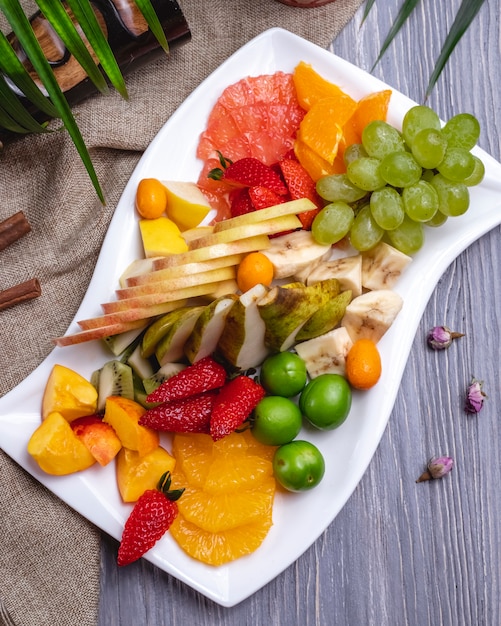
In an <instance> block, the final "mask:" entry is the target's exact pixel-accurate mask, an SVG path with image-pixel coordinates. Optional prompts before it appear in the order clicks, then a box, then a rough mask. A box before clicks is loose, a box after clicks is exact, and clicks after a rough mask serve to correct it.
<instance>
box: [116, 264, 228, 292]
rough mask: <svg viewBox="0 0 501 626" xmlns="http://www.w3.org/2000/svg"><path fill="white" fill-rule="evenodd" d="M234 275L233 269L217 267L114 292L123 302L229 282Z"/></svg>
mask: <svg viewBox="0 0 501 626" xmlns="http://www.w3.org/2000/svg"><path fill="white" fill-rule="evenodd" d="M235 274H236V270H235V267H219V268H216V269H214V270H208V271H206V272H200V273H199V274H192V275H189V276H179V277H177V278H170V279H167V280H159V281H154V282H150V283H145V284H143V285H136V286H135V287H127V288H126V289H118V290H117V291H116V295H117V298H118V299H119V300H125V299H126V298H135V297H137V296H144V295H147V294H152V293H164V294H168V293H171V292H173V291H177V290H178V289H185V288H187V287H193V286H196V285H202V284H204V283H215V282H220V281H222V280H229V279H230V278H235Z"/></svg>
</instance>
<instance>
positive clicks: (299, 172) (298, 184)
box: [280, 159, 323, 230]
mask: <svg viewBox="0 0 501 626" xmlns="http://www.w3.org/2000/svg"><path fill="white" fill-rule="evenodd" d="M280 169H281V170H282V175H283V177H284V180H285V184H286V185H287V187H288V188H289V193H290V196H291V200H299V199H300V198H308V199H309V200H311V201H312V202H313V203H314V204H316V206H317V207H318V209H313V210H312V211H306V212H304V213H300V214H299V215H298V217H299V219H300V220H301V224H302V225H303V228H304V229H305V230H309V229H310V228H311V224H312V222H313V220H314V219H315V216H316V215H317V213H318V212H319V210H320V209H321V208H322V207H323V202H322V199H321V198H320V196H319V195H318V193H317V189H316V185H315V181H314V180H313V178H312V177H311V176H310V175H309V174H308V172H307V171H306V170H305V169H304V167H303V166H302V165H301V163H299V161H296V160H294V159H283V160H282V161H280Z"/></svg>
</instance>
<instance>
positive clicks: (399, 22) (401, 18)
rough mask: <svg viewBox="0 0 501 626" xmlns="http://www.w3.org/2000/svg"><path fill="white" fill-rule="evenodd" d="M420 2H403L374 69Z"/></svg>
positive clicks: (413, 0)
mask: <svg viewBox="0 0 501 626" xmlns="http://www.w3.org/2000/svg"><path fill="white" fill-rule="evenodd" d="M418 2H419V0H405V2H404V3H403V4H402V6H401V7H400V11H399V12H398V15H397V19H396V20H395V22H394V23H393V26H392V27H391V28H390V32H389V33H388V35H387V36H386V39H385V40H384V42H383V45H382V46H381V51H380V52H379V55H378V58H377V59H376V61H375V63H374V65H373V66H372V69H374V68H375V67H376V65H377V64H378V62H379V60H380V59H381V57H382V56H383V54H384V53H385V52H386V50H387V48H388V46H389V45H390V44H391V42H392V41H393V39H394V38H395V35H396V34H397V33H398V31H399V30H400V29H401V28H402V26H403V25H404V23H405V21H406V20H407V18H408V17H409V15H410V14H411V13H412V11H414V9H415V8H416V5H417V3H418ZM371 71H372V70H371Z"/></svg>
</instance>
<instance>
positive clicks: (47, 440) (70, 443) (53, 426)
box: [28, 411, 96, 476]
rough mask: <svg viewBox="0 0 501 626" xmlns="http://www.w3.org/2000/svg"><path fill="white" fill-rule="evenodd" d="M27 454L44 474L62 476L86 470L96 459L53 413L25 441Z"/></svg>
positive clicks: (56, 413)
mask: <svg viewBox="0 0 501 626" xmlns="http://www.w3.org/2000/svg"><path fill="white" fill-rule="evenodd" d="M28 453H29V454H30V455H31V456H32V457H33V458H34V459H35V461H36V462H37V463H38V465H39V466H40V468H41V469H42V470H43V471H44V472H46V473H47V474H53V475H54V476H64V475H66V474H73V473H74V472H79V471H81V470H84V469H87V468H88V467H90V466H91V465H93V464H94V463H95V462H96V459H95V458H94V457H93V456H92V454H91V453H90V452H89V450H88V449H87V446H85V445H84V444H83V443H82V442H81V441H80V439H79V438H78V437H77V436H76V435H75V433H74V432H73V430H72V428H71V426H70V424H69V423H68V421H67V420H66V419H65V417H63V415H61V413H58V412H56V411H54V412H52V413H49V415H47V417H46V418H45V419H44V421H43V422H42V423H41V424H40V426H39V427H38V428H37V429H36V430H35V432H34V433H33V434H32V435H31V437H30V440H29V441H28Z"/></svg>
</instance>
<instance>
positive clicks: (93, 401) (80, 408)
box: [42, 364, 97, 422]
mask: <svg viewBox="0 0 501 626" xmlns="http://www.w3.org/2000/svg"><path fill="white" fill-rule="evenodd" d="M96 407H97V390H96V388H95V387H94V385H92V384H91V383H90V382H89V381H88V380H86V379H85V378H84V377H83V376H81V375H80V374H78V373H77V372H74V371H73V370H72V369H70V368H69V367H65V366H64V365H58V364H56V365H54V367H53V368H52V371H51V373H50V375H49V378H48V380H47V384H46V385H45V390H44V394H43V398H42V419H45V418H46V417H47V416H48V415H49V414H50V413H53V412H54V411H57V412H58V413H60V414H61V415H62V416H63V417H64V418H65V419H66V420H68V422H71V421H73V420H74V419H77V417H82V416H84V415H92V414H93V413H95V412H96Z"/></svg>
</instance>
